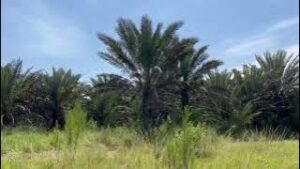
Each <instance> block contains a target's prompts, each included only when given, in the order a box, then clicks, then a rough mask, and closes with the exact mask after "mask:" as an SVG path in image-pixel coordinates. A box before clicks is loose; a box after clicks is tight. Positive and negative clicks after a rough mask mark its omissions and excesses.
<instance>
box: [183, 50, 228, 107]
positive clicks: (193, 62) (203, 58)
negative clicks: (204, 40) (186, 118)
mask: <svg viewBox="0 0 300 169" xmlns="http://www.w3.org/2000/svg"><path fill="white" fill-rule="evenodd" d="M207 48H208V46H203V47H201V48H199V49H198V50H193V49H192V50H191V51H190V52H189V53H186V55H185V56H184V57H183V58H182V59H180V62H179V63H180V64H179V74H180V89H181V108H182V110H184V108H185V106H187V105H189V103H190V90H191V89H192V88H193V87H194V85H193V83H194V82H196V81H198V80H201V79H202V78H203V76H204V75H205V74H207V73H209V72H211V71H212V70H215V69H216V68H217V67H218V66H220V65H222V64H223V62H222V61H220V60H208V57H209V55H207V54H206V53H205V52H206V50H207Z"/></svg>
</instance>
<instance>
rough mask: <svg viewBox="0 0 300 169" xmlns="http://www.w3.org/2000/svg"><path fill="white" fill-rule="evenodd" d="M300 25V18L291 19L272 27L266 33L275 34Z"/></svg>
mask: <svg viewBox="0 0 300 169" xmlns="http://www.w3.org/2000/svg"><path fill="white" fill-rule="evenodd" d="M297 25H299V17H294V18H289V19H285V20H282V21H279V22H277V23H275V24H274V25H271V26H270V27H269V28H268V29H267V30H266V31H267V32H275V31H279V30H283V29H287V28H290V27H293V26H297Z"/></svg>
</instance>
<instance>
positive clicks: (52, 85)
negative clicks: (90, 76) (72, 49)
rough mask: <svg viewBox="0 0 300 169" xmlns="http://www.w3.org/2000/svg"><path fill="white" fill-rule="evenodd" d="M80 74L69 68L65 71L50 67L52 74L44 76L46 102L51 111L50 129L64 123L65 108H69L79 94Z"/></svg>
mask: <svg viewBox="0 0 300 169" xmlns="http://www.w3.org/2000/svg"><path fill="white" fill-rule="evenodd" d="M79 79H80V75H74V74H72V72H71V70H68V71H65V70H64V69H62V68H60V69H58V70H56V69H55V68H53V69H52V75H49V74H47V75H46V76H45V86H46V89H45V90H46V92H47V95H48V102H49V105H50V109H51V112H52V117H51V121H50V123H49V128H50V129H52V128H53V127H55V125H56V121H57V122H58V124H59V128H61V129H62V128H64V125H65V113H64V111H65V109H66V108H69V107H70V106H71V105H72V104H73V103H74V102H75V100H76V98H77V97H78V96H79V93H78V90H77V89H78V81H79Z"/></svg>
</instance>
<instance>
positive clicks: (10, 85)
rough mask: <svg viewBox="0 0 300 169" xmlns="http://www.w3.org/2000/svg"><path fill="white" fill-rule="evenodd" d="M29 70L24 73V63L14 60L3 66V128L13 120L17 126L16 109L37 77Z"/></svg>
mask: <svg viewBox="0 0 300 169" xmlns="http://www.w3.org/2000/svg"><path fill="white" fill-rule="evenodd" d="M30 70H31V69H27V70H26V71H25V72H24V73H22V61H21V60H14V61H12V62H10V63H8V64H7V65H5V66H3V67H2V66H1V126H3V125H4V121H5V120H6V121H7V120H9V119H10V120H11V123H12V125H13V126H14V125H15V120H14V119H15V118H14V108H15V107H17V106H20V104H21V103H22V101H21V99H20V98H21V97H22V96H23V95H24V94H25V93H26V92H27V91H28V89H30V88H31V86H32V85H33V84H34V82H35V79H36V76H35V74H34V73H30Z"/></svg>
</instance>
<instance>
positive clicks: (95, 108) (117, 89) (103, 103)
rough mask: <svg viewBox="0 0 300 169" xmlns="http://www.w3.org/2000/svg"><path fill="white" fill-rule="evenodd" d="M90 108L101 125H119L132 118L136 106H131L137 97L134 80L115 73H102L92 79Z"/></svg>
mask: <svg viewBox="0 0 300 169" xmlns="http://www.w3.org/2000/svg"><path fill="white" fill-rule="evenodd" d="M91 82H92V89H93V90H92V92H91V93H90V96H91V107H92V109H91V110H90V112H91V114H92V117H93V118H94V120H96V121H97V123H98V124H99V125H117V123H123V122H128V121H131V120H132V117H133V115H134V113H135V112H136V111H135V110H134V108H132V107H131V106H130V103H131V102H133V98H134V97H135V88H134V86H133V85H132V82H131V81H129V80H128V79H126V78H123V77H121V76H119V75H115V74H106V73H103V74H100V75H97V76H96V78H92V79H91Z"/></svg>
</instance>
